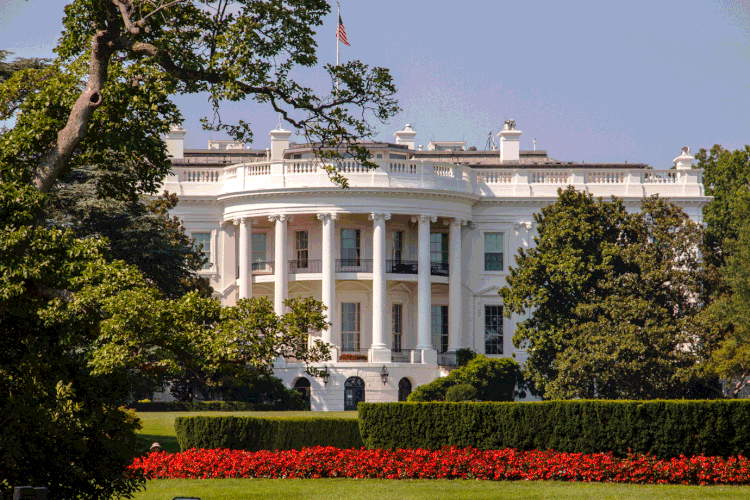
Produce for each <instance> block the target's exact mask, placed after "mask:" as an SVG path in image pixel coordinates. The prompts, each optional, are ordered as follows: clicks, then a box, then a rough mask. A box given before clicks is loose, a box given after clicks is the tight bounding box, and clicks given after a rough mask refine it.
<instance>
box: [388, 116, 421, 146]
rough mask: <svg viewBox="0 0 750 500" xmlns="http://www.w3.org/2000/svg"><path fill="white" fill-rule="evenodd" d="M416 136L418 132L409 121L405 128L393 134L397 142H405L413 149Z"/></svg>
mask: <svg viewBox="0 0 750 500" xmlns="http://www.w3.org/2000/svg"><path fill="white" fill-rule="evenodd" d="M416 136H417V133H416V132H415V131H414V129H413V128H411V125H409V124H408V123H407V124H406V126H405V127H404V130H399V131H398V132H396V133H395V134H393V137H395V138H396V144H403V145H405V146H407V147H408V148H409V149H411V150H414V137H416Z"/></svg>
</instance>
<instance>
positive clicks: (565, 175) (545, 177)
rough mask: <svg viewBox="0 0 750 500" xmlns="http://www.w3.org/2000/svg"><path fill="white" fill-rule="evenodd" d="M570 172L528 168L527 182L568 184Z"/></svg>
mask: <svg viewBox="0 0 750 500" xmlns="http://www.w3.org/2000/svg"><path fill="white" fill-rule="evenodd" d="M569 179H570V172H567V171H564V170H562V171H561V170H542V171H538V170H530V171H529V184H562V185H565V184H569V183H570V180H569Z"/></svg>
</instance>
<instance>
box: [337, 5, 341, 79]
mask: <svg viewBox="0 0 750 500" xmlns="http://www.w3.org/2000/svg"><path fill="white" fill-rule="evenodd" d="M336 5H337V6H338V12H337V14H338V16H337V17H336V67H337V68H338V67H339V33H338V29H339V19H341V4H340V3H339V2H336ZM338 90H339V79H338V77H336V92H338Z"/></svg>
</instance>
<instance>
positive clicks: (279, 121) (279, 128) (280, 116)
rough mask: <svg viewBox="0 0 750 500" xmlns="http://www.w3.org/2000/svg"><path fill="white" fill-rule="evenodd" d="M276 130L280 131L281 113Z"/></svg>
mask: <svg viewBox="0 0 750 500" xmlns="http://www.w3.org/2000/svg"><path fill="white" fill-rule="evenodd" d="M276 130H281V113H279V125H278V128H277V129H276Z"/></svg>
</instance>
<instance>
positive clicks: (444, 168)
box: [434, 165, 453, 177]
mask: <svg viewBox="0 0 750 500" xmlns="http://www.w3.org/2000/svg"><path fill="white" fill-rule="evenodd" d="M434 171H435V175H437V176H438V177H453V167H452V166H448V165H435V168H434Z"/></svg>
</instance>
